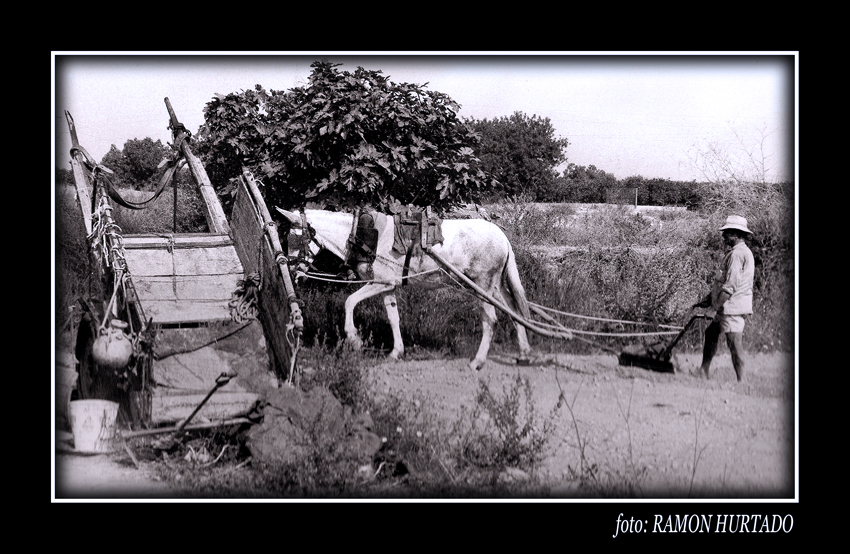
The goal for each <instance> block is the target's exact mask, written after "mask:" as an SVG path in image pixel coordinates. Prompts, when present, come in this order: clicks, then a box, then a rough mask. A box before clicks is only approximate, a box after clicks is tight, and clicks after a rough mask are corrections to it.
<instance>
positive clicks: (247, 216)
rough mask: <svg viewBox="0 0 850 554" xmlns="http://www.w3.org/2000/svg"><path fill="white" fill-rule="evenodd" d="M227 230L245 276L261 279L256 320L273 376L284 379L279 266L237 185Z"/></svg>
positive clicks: (286, 356)
mask: <svg viewBox="0 0 850 554" xmlns="http://www.w3.org/2000/svg"><path fill="white" fill-rule="evenodd" d="M230 229H231V236H232V237H233V245H234V246H235V247H236V252H237V253H238V254H239V258H240V260H241V261H242V266H243V267H244V268H245V272H246V274H247V273H254V272H259V274H260V276H261V285H262V288H261V290H260V295H259V304H260V305H259V309H260V321H261V322H262V324H263V329H264V330H265V333H266V340H267V341H268V343H269V345H270V346H271V348H270V352H272V353H273V354H274V359H275V366H276V371H277V374H278V376H281V377H285V376H287V375H288V373H289V364H290V361H291V352H290V349H289V345H288V343H287V341H286V325H287V323H288V322H289V316H290V313H289V305H288V304H287V293H286V288H285V286H284V284H283V278H282V276H281V273H280V267H279V266H278V265H277V262H276V261H275V252H274V251H273V249H272V246H271V243H270V242H269V240H268V238H267V237H266V235H265V232H264V228H263V223H262V220H261V219H260V217H259V215H258V211H257V206H256V205H255V203H254V201H253V199H252V197H251V195H250V194H249V193H248V191H247V190H246V188H245V184H244V183H241V182H240V184H239V188H238V189H237V192H236V199H235V200H234V203H233V213H232V215H231V218H230Z"/></svg>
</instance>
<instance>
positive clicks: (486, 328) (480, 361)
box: [469, 301, 496, 371]
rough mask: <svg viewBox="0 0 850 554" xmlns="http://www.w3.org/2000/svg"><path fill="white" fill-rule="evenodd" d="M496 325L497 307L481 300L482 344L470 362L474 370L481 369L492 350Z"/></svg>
mask: <svg viewBox="0 0 850 554" xmlns="http://www.w3.org/2000/svg"><path fill="white" fill-rule="evenodd" d="M495 325H496V308H494V307H493V305H492V304H490V303H488V302H483V301H482V302H481V344H480V345H479V346H478V353H477V354H475V358H473V360H472V361H471V362H470V363H469V367H470V368H472V369H473V370H474V371H477V370H479V369H481V368H482V367H483V366H484V363H485V362H486V361H487V353H488V352H490V341H491V340H492V338H493V327H494V326H495Z"/></svg>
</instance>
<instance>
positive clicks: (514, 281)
mask: <svg viewBox="0 0 850 554" xmlns="http://www.w3.org/2000/svg"><path fill="white" fill-rule="evenodd" d="M502 277H503V279H504V282H505V283H506V284H507V286H508V292H510V295H511V297H512V298H513V303H514V305H515V307H516V309H517V310H518V311H519V313H520V315H521V316H522V317H524V318H526V319H531V310H530V309H529V307H528V300H527V299H526V298H525V288H524V287H523V286H522V282H521V281H520V280H519V270H518V269H517V266H516V256H514V250H513V248H511V245H510V244H508V260H507V262H505V267H504V269H503V270H502Z"/></svg>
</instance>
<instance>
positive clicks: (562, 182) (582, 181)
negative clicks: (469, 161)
mask: <svg viewBox="0 0 850 554" xmlns="http://www.w3.org/2000/svg"><path fill="white" fill-rule="evenodd" d="M464 123H465V124H466V125H468V126H469V127H470V128H471V129H473V130H474V131H475V132H476V133H477V135H478V136H479V143H478V145H477V146H476V148H475V153H476V156H477V157H478V158H479V159H480V160H481V165H482V168H483V169H484V170H485V171H486V172H487V173H488V174H490V175H492V176H493V177H494V178H495V179H496V181H497V184H496V186H495V187H493V188H491V189H490V190H488V191H487V196H488V198H487V200H495V199H497V198H510V197H518V196H522V197H524V198H528V199H530V200H532V201H536V202H581V203H605V202H609V203H631V204H633V203H635V191H634V189H637V203H638V204H640V205H650V206H669V205H678V206H697V205H698V204H699V203H700V194H699V192H698V191H699V190H700V188H701V187H700V184H699V183H697V182H696V181H671V180H670V179H660V178H645V177H643V176H641V175H633V176H630V177H627V178H625V179H617V178H616V177H614V175H612V174H611V173H608V172H606V171H604V170H602V169H599V168H597V167H596V166H594V165H589V166H583V165H576V164H573V163H570V164H568V165H567V167H566V169H565V170H564V171H563V173H559V172H558V171H557V170H556V167H559V166H561V165H562V164H563V163H564V162H566V161H567V153H566V151H567V147H568V146H569V141H568V140H567V139H565V138H557V137H555V129H554V127H553V126H552V123H551V121H550V120H549V118H547V117H539V116H536V115H534V116H531V117H528V116H527V115H525V114H524V113H522V112H514V113H513V114H512V115H511V116H509V117H501V118H495V119H492V120H488V119H483V120H475V119H467V120H465V121H464Z"/></svg>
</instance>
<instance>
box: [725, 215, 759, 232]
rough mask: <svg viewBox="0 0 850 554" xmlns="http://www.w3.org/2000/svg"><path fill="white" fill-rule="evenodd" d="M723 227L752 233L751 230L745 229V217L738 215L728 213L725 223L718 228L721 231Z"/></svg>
mask: <svg viewBox="0 0 850 554" xmlns="http://www.w3.org/2000/svg"><path fill="white" fill-rule="evenodd" d="M724 229H738V230H739V231H743V232H745V233H748V234H750V235H752V234H753V232H752V231H750V230H749V229H747V219H746V218H745V217H741V216H739V215H730V216H729V217H727V218H726V225H724V226H723V227H721V228H720V230H721V231H722V230H724Z"/></svg>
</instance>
